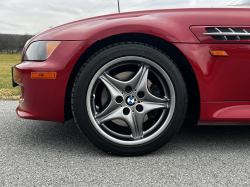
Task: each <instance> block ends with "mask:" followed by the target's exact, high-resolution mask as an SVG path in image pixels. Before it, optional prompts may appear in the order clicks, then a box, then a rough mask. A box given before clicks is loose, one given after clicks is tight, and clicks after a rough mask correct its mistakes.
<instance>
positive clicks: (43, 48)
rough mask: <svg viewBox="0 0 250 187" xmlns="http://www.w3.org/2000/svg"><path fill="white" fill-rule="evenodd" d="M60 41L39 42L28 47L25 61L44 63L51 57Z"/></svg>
mask: <svg viewBox="0 0 250 187" xmlns="http://www.w3.org/2000/svg"><path fill="white" fill-rule="evenodd" d="M59 44H60V41H38V42H33V43H32V44H30V46H29V47H28V49H27V51H26V53H25V56H24V59H23V60H37V61H44V60H46V59H48V58H49V57H50V55H51V54H52V53H53V51H54V50H55V49H56V48H57V46H58V45H59Z"/></svg>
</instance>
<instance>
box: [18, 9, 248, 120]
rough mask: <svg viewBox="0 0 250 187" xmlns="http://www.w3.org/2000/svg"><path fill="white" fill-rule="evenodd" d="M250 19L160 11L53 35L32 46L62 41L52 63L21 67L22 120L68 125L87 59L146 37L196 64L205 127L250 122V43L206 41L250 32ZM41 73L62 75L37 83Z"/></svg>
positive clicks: (89, 22) (96, 21) (242, 12)
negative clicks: (218, 33)
mask: <svg viewBox="0 0 250 187" xmlns="http://www.w3.org/2000/svg"><path fill="white" fill-rule="evenodd" d="M249 17H250V9H249V8H211V9H173V10H155V11H142V12H134V13H122V14H114V15H107V16H100V17H96V18H90V19H86V20H80V21H76V22H73V23H69V24H65V25H62V26H59V27H56V28H53V29H50V30H48V31H46V32H44V33H41V34H39V35H38V36H36V37H34V38H33V39H32V40H31V41H30V42H29V44H30V43H32V42H34V41H40V40H52V41H55V40H59V41H62V42H61V44H60V45H59V46H58V48H57V49H56V50H55V52H54V53H53V54H52V55H51V57H50V58H49V59H48V60H46V61H44V62H32V61H23V62H22V63H21V64H18V65H16V66H15V71H14V76H15V77H14V80H15V81H16V82H17V83H18V84H20V85H22V86H23V87H24V96H23V97H24V98H23V100H22V102H21V103H20V105H19V107H18V108H17V114H18V115H19V116H20V117H23V118H29V119H40V120H51V121H59V122H63V121H64V120H65V118H64V101H65V92H66V87H67V83H68V80H69V77H70V74H71V72H72V69H73V67H74V66H75V63H76V62H77V60H78V59H79V57H80V56H81V54H82V53H84V52H85V50H86V49H88V47H90V46H91V45H92V44H94V43H95V42H96V41H98V40H102V39H104V38H107V37H109V36H114V35H117V34H123V33H144V34H150V35H154V36H157V37H160V38H162V39H164V40H166V41H168V42H170V43H173V45H175V46H176V47H177V48H178V49H179V50H180V51H181V52H182V53H183V54H184V55H185V57H186V58H187V60H188V61H189V63H190V64H191V66H192V68H193V70H194V72H195V75H196V78H197V81H198V85H199V91H200V101H201V105H200V120H201V121H221V120H224V121H227V120H230V121H242V120H243V121H249V120H250V112H248V111H250V107H249V106H250V81H249V80H250V79H249V78H250V73H249V72H250V45H248V43H250V41H249V40H247V41H223V42H221V41H216V40H214V39H212V37H210V36H203V35H202V33H204V32H206V30H205V27H212V26H218V27H223V26H230V27H237V28H246V29H249V28H250V23H249ZM29 44H28V45H27V47H26V49H25V50H27V48H28V46H29ZM25 50H24V51H25ZM209 50H223V51H226V52H227V53H228V57H214V56H211V54H210V53H209ZM41 71H49V72H57V78H56V79H55V80H33V79H31V77H30V73H31V72H41Z"/></svg>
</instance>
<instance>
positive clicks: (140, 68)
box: [72, 44, 186, 155]
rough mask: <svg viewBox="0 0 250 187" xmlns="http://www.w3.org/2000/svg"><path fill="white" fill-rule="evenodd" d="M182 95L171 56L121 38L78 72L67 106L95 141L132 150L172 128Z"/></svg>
mask: <svg viewBox="0 0 250 187" xmlns="http://www.w3.org/2000/svg"><path fill="white" fill-rule="evenodd" d="M122 48H125V49H123V50H122ZM135 48H137V49H138V48H139V49H141V50H142V52H143V54H144V55H141V54H138V52H137V51H138V50H137V51H136V50H135ZM115 51H116V52H115ZM149 51H150V52H151V53H148V54H147V53H146V52H149ZM152 51H153V52H154V53H152ZM139 53H140V52H139ZM152 54H153V55H152ZM157 55H158V56H157ZM99 59H100V60H99ZM153 59H154V60H153ZM84 89H85V90H84ZM185 99H186V92H185V85H184V81H183V79H182V77H181V75H180V73H179V71H178V70H177V68H176V67H175V65H174V64H173V62H172V61H170V60H169V59H168V58H167V57H166V56H165V55H164V54H162V53H160V52H159V51H157V50H154V49H152V48H150V47H147V46H142V45H138V44H136V45H135V44H126V45H125V44H124V45H123V46H120V48H118V47H111V48H108V49H106V50H104V51H103V52H101V53H100V54H99V55H97V56H96V57H95V58H93V59H92V60H91V61H90V62H88V63H87V64H86V66H85V68H84V69H83V71H80V72H79V74H78V77H77V78H76V84H75V87H74V88H73V100H72V101H73V103H72V107H73V108H72V109H73V114H74V116H75V120H76V122H77V124H78V126H79V127H80V129H81V130H83V131H84V133H85V134H86V135H87V136H88V137H89V138H90V139H91V140H92V141H93V142H94V143H95V144H96V145H97V146H99V147H100V148H102V149H104V150H106V151H108V152H113V153H116V154H122V155H137V154H143V153H146V152H149V151H151V150H154V149H157V148H158V147H160V146H162V145H163V144H164V143H165V142H166V141H167V140H169V139H170V137H171V136H173V134H174V133H175V132H177V130H178V128H179V127H180V125H181V122H182V120H183V118H184V115H185V110H186V101H185ZM176 103H178V106H177V105H176ZM181 105H182V106H181ZM176 112H178V114H176ZM164 136H165V139H164ZM157 142H158V143H157ZM147 146H148V147H147Z"/></svg>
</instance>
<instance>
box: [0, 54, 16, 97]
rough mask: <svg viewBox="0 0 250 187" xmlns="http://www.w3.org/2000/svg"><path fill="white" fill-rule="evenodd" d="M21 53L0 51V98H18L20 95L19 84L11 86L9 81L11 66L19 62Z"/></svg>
mask: <svg viewBox="0 0 250 187" xmlns="http://www.w3.org/2000/svg"><path fill="white" fill-rule="evenodd" d="M20 60H21V54H20V53H17V54H3V53H0V100H18V99H20V96H21V89H20V87H19V86H17V87H15V88H13V87H12V82H11V66H14V65H16V64H18V63H20Z"/></svg>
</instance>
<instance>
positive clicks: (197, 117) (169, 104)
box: [12, 1, 250, 155]
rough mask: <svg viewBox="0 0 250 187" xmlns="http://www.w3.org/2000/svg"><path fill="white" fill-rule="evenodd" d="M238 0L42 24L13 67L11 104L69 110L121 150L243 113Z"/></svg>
mask: <svg viewBox="0 0 250 187" xmlns="http://www.w3.org/2000/svg"><path fill="white" fill-rule="evenodd" d="M237 2H239V1H237ZM244 2H246V1H244ZM245 4H247V3H245ZM245 4H240V6H237V3H236V4H235V3H232V5H234V6H229V5H228V6H227V7H222V8H196V9H168V10H152V11H141V12H130V13H121V14H113V15H105V16H100V17H95V18H89V19H84V20H79V21H75V22H72V23H68V24H65V25H61V26H58V27H55V28H52V29H50V30H48V31H45V32H43V33H41V34H39V35H37V36H35V37H34V38H32V39H31V40H30V41H28V42H27V43H26V45H25V47H24V50H23V55H22V59H21V63H20V64H17V65H16V66H14V67H12V74H13V81H12V83H13V86H20V87H21V91H22V96H21V99H20V101H19V106H18V107H17V109H16V113H17V115H18V116H20V117H21V118H26V119H35V120H48V121H56V122H65V121H67V120H70V119H74V120H75V123H76V124H77V126H78V127H79V130H80V131H81V132H83V133H84V134H85V135H86V136H87V137H88V138H89V139H90V140H91V141H92V142H93V143H94V144H95V145H96V146H97V147H99V148H101V149H102V150H104V151H106V152H108V153H113V154H118V155H141V154H145V153H148V152H151V151H154V150H156V149H158V148H160V147H161V146H163V145H164V144H165V143H166V142H168V141H169V140H170V139H171V138H172V137H173V136H174V135H175V134H176V133H177V131H178V130H179V128H180V127H181V125H184V126H185V125H190V124H191V125H197V124H198V125H202V124H210V123H211V124H212V123H214V122H216V124H220V123H221V122H224V123H225V124H227V122H228V123H229V122H230V123H232V122H236V124H237V123H238V122H244V121H245V122H249V121H250V22H249V18H250V8H248V7H247V6H245ZM248 4H250V3H249V2H248ZM235 5H236V6H235ZM204 122H205V123H204Z"/></svg>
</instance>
